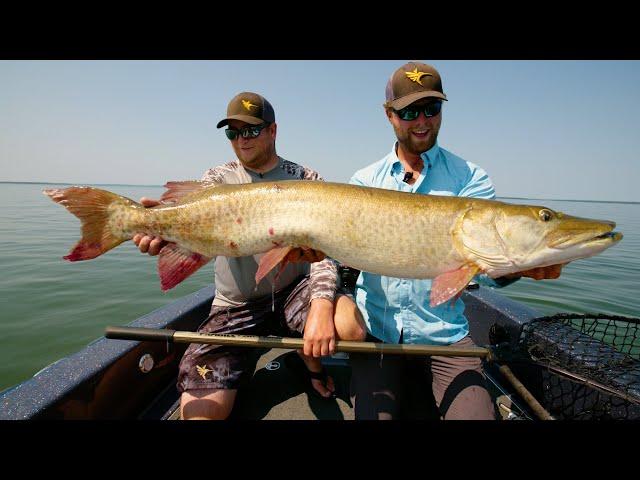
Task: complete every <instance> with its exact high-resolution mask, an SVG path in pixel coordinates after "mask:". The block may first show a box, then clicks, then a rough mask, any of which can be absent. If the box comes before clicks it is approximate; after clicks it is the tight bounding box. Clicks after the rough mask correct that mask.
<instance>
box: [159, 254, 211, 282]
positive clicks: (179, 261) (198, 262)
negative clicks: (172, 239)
mask: <svg viewBox="0 0 640 480" xmlns="http://www.w3.org/2000/svg"><path fill="white" fill-rule="evenodd" d="M210 260H211V258H209V257H205V256H204V255H200V254H199V253H195V252H192V251H190V250H187V249H186V248H184V247H179V246H178V245H176V244H175V243H168V244H167V245H165V246H164V247H162V250H160V255H159V258H158V274H159V275H160V287H161V288H162V291H163V292H164V291H166V290H170V289H172V288H173V287H175V286H176V285H177V284H179V283H180V282H182V281H183V280H184V279H185V278H187V277H188V276H189V275H191V274H192V273H194V272H195V271H197V270H198V269H199V268H200V267H202V266H203V265H206V264H207V263H208V262H209V261H210Z"/></svg>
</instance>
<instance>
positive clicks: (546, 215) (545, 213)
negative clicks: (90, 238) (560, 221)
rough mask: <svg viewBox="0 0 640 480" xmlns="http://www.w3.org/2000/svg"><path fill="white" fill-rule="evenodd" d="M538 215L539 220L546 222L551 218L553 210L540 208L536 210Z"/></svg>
mask: <svg viewBox="0 0 640 480" xmlns="http://www.w3.org/2000/svg"><path fill="white" fill-rule="evenodd" d="M538 216H539V217H540V220H542V221H543V222H548V221H549V220H551V219H552V218H553V212H552V211H551V210H547V209H546V208H543V209H542V210H540V212H538Z"/></svg>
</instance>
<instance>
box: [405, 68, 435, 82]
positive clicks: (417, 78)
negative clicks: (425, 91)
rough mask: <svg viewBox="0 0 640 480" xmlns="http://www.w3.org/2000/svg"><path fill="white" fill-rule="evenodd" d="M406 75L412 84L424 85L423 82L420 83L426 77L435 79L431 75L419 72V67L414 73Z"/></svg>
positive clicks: (406, 73)
mask: <svg viewBox="0 0 640 480" xmlns="http://www.w3.org/2000/svg"><path fill="white" fill-rule="evenodd" d="M404 74H405V75H406V76H407V78H408V79H409V80H411V81H412V82H416V83H419V84H420V85H422V82H421V81H420V79H421V78H422V77H424V76H425V75H428V76H430V77H433V75H431V74H430V73H426V72H419V71H418V67H416V68H414V69H413V71H411V72H404Z"/></svg>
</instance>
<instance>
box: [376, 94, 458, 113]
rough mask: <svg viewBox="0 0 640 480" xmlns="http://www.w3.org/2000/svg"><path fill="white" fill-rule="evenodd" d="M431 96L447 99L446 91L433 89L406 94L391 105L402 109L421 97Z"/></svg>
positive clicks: (396, 108)
mask: <svg viewBox="0 0 640 480" xmlns="http://www.w3.org/2000/svg"><path fill="white" fill-rule="evenodd" d="M429 97H431V98H439V99H441V100H447V96H446V95H445V94H444V93H441V92H438V91H436V90H431V91H426V92H416V93H411V94H409V95H405V96H404V97H400V98H396V99H395V100H394V101H393V102H391V103H390V104H389V105H390V106H391V107H392V108H394V109H395V110H400V109H401V108H404V107H406V106H407V105H411V104H412V103H413V102H415V101H416V100H420V99H421V98H429ZM447 101H448V100H447Z"/></svg>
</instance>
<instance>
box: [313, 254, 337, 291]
mask: <svg viewBox="0 0 640 480" xmlns="http://www.w3.org/2000/svg"><path fill="white" fill-rule="evenodd" d="M337 285H338V267H337V266H336V263H335V261H334V260H332V259H331V258H329V257H326V258H325V259H324V260H322V261H321V262H314V263H312V264H311V272H310V274H309V290H310V292H311V293H310V300H314V299H316V298H324V299H327V300H329V301H331V302H333V300H334V299H335V296H336V289H337Z"/></svg>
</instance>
